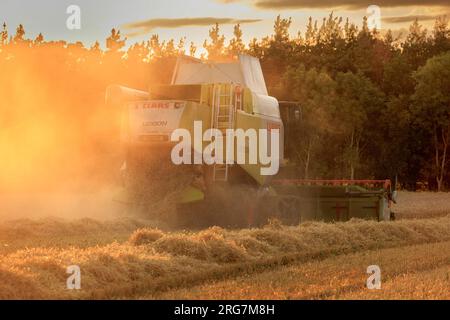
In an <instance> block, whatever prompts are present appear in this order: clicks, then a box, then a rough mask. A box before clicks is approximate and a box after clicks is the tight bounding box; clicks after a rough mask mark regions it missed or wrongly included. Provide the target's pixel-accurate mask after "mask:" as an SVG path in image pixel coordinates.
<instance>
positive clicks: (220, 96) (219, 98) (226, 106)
mask: <svg viewBox="0 0 450 320" xmlns="http://www.w3.org/2000/svg"><path fill="white" fill-rule="evenodd" d="M233 97H234V85H233V84H217V85H215V86H214V95H213V112H212V114H213V125H212V127H213V128H215V129H218V130H220V132H222V136H223V137H224V141H223V145H224V146H226V145H227V143H226V141H227V139H228V137H227V129H234V117H235V109H236V105H235V104H234V103H233V102H234V101H233ZM223 158H224V159H223V160H224V164H214V168H213V181H227V180H228V171H229V166H230V165H229V164H227V159H226V155H224V157H223Z"/></svg>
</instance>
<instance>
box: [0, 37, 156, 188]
mask: <svg viewBox="0 0 450 320" xmlns="http://www.w3.org/2000/svg"><path fill="white" fill-rule="evenodd" d="M122 55H123V53H118V52H112V51H110V52H107V53H104V52H103V51H101V50H100V49H98V48H92V49H90V50H89V49H85V48H84V47H83V46H82V45H81V44H77V45H66V44H65V43H64V42H58V43H45V42H44V43H36V42H32V41H28V40H23V39H20V40H17V41H14V42H11V43H9V44H8V45H7V46H3V47H0V70H1V71H0V99H1V100H0V124H1V127H0V189H3V190H15V189H20V190H22V189H26V190H40V191H42V190H47V189H60V188H62V187H69V188H73V187H81V188H86V187H88V185H86V183H85V181H86V179H85V178H87V177H89V186H92V184H96V183H98V182H101V181H105V180H108V179H109V180H110V179H113V178H114V173H115V172H118V168H119V167H120V161H121V160H120V143H119V137H120V136H119V125H118V123H119V121H120V110H116V109H113V108H111V107H108V106H106V105H105V103H104V92H105V88H106V87H107V86H108V85H109V84H112V83H120V84H123V85H129V86H132V87H135V88H142V89H145V88H146V87H147V85H148V83H149V80H150V76H149V74H150V73H151V70H148V71H145V69H149V68H150V67H149V64H145V63H143V61H142V59H139V57H137V58H135V59H123V57H122ZM143 75H144V78H143Z"/></svg>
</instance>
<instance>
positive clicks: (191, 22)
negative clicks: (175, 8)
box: [123, 17, 262, 37]
mask: <svg viewBox="0 0 450 320" xmlns="http://www.w3.org/2000/svg"><path fill="white" fill-rule="evenodd" d="M260 21H262V20H261V19H232V18H214V17H201V18H177V19H149V20H144V21H138V22H133V23H128V24H125V25H123V28H125V29H128V30H130V32H129V33H128V34H127V35H128V36H129V37H133V36H138V35H141V34H145V33H148V32H150V31H152V30H153V29H156V28H168V29H174V28H181V27H192V26H211V25H213V24H215V23H218V24H238V23H240V24H245V23H255V22H260Z"/></svg>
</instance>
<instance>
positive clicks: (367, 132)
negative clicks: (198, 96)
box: [0, 14, 450, 190]
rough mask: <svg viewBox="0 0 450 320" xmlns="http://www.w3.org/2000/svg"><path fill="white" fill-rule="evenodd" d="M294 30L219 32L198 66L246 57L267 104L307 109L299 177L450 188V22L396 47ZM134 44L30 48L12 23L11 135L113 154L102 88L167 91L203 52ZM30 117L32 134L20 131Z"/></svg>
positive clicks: (8, 61) (330, 25)
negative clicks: (179, 64) (184, 58)
mask: <svg viewBox="0 0 450 320" xmlns="http://www.w3.org/2000/svg"><path fill="white" fill-rule="evenodd" d="M291 24H292V20H291V19H290V18H289V19H284V18H281V17H280V16H278V17H277V19H276V20H275V22H274V27H273V33H272V34H271V35H269V36H267V37H264V38H262V39H256V38H254V39H252V40H251V41H250V42H249V43H244V41H243V31H242V29H241V26H240V25H239V24H238V25H236V26H234V30H233V37H232V38H231V39H230V40H229V41H227V39H226V38H225V36H224V35H223V34H221V30H220V26H219V25H218V24H216V25H214V26H212V27H211V29H210V30H209V38H208V39H207V40H205V42H204V43H203V44H202V45H203V48H204V51H205V54H202V55H201V58H202V59H211V60H227V59H229V58H232V57H234V56H236V55H238V54H241V53H246V54H250V55H252V56H255V57H258V58H259V59H260V60H261V64H262V68H263V71H264V75H265V78H266V83H267V86H268V89H269V92H270V94H271V95H273V96H275V97H277V98H278V99H279V100H289V101H298V102H299V104H300V106H301V110H302V112H301V125H299V126H298V127H297V128H296V130H294V131H291V132H290V134H291V135H292V136H291V137H290V138H291V139H293V140H294V141H295V143H294V144H293V147H292V148H293V150H291V151H292V152H291V154H293V155H294V156H293V159H291V160H292V161H293V162H294V163H295V165H296V166H297V168H298V171H299V172H298V174H299V175H300V176H302V177H304V178H330V179H343V178H344V179H356V178H360V179H371V178H373V179H385V178H391V179H396V180H397V181H398V182H399V184H400V185H401V186H402V187H404V188H407V189H411V190H414V189H416V188H422V187H423V188H428V189H432V190H444V189H446V188H447V187H448V186H449V184H450V172H449V170H448V165H449V155H448V153H449V150H448V148H449V138H450V29H449V26H448V21H447V19H446V17H440V18H438V19H437V20H436V21H435V24H434V27H433V29H432V30H426V29H425V28H424V27H423V26H422V25H421V24H420V23H419V21H418V20H415V21H414V22H413V23H412V24H411V26H410V27H409V32H408V34H405V35H403V36H402V37H397V38H396V37H394V36H393V33H392V32H391V31H387V32H386V33H385V34H381V33H380V32H379V31H377V30H370V29H369V27H368V24H367V19H366V18H364V19H363V21H362V24H361V25H360V26H357V25H355V24H354V23H351V22H349V20H348V19H347V20H344V19H343V18H341V17H336V16H334V15H333V14H330V15H329V16H328V17H327V18H325V19H323V20H322V21H314V20H313V19H312V18H310V19H309V21H308V23H307V26H306V29H305V30H306V31H305V32H304V33H303V34H302V33H300V32H299V33H297V34H295V35H292V34H291V33H290V27H291ZM127 41H128V39H126V38H125V37H124V36H123V35H122V34H121V33H120V31H119V30H116V29H113V30H112V31H111V34H110V35H109V37H108V38H107V39H106V49H105V50H104V49H102V48H101V46H100V43H99V42H96V43H95V44H94V45H92V46H91V47H89V48H86V47H85V46H84V45H83V44H82V43H81V42H77V43H66V42H64V41H46V40H45V39H44V36H43V35H42V34H39V35H38V36H37V37H36V38H35V39H28V38H26V32H25V29H24V27H23V26H22V25H20V26H18V27H17V28H16V30H15V33H14V34H9V31H8V27H7V25H6V24H4V25H3V29H2V31H1V32H0V70H1V72H0V97H1V99H0V125H1V127H2V132H3V134H4V135H5V132H7V133H8V135H9V137H16V138H17V137H21V138H22V141H27V143H30V139H29V138H30V135H33V134H36V132H37V131H38V130H40V129H42V128H39V125H38V124H43V125H44V124H45V126H46V128H49V127H52V125H53V126H55V127H56V128H58V130H61V131H58V135H57V136H58V138H59V139H60V140H58V141H59V143H61V144H63V143H66V142H67V141H68V140H70V139H72V141H75V140H76V141H77V143H78V144H79V145H80V146H81V147H80V148H81V149H83V148H85V149H88V150H89V152H99V150H103V149H104V150H108V148H112V146H111V145H112V142H111V139H108V138H107V137H111V136H113V135H115V134H117V126H116V125H114V124H115V123H116V122H117V121H116V120H115V119H116V118H115V117H116V116H117V114H115V113H114V112H113V111H111V110H105V107H104V104H103V100H102V99H103V93H104V90H105V88H106V87H107V86H108V85H109V84H112V83H120V84H123V85H126V86H130V87H133V88H140V89H143V90H145V89H147V86H148V85H149V84H150V83H167V82H169V81H170V76H171V72H172V68H173V66H174V64H175V61H176V58H177V57H178V56H179V55H181V54H188V55H191V56H195V55H198V54H197V53H198V51H199V50H198V48H197V46H196V44H194V43H193V42H190V43H189V44H187V42H186V38H181V39H179V40H178V41H177V40H175V39H170V40H166V41H162V40H161V39H160V38H159V36H158V35H152V36H150V37H149V39H148V40H147V41H143V42H140V43H134V44H131V45H130V46H128V47H127V43H126V42H127ZM30 114H31V115H33V126H32V128H34V129H35V130H36V131H33V129H30V128H27V129H24V127H23V126H20V125H18V123H21V121H23V119H25V118H27V117H29V116H30ZM21 119H22V120H21ZM68 119H70V120H68ZM93 119H94V120H93ZM98 119H102V121H100V122H99V121H97V120H98ZM106 119H109V120H110V121H106ZM61 122H63V123H64V125H61ZM57 123H58V124H59V126H58V125H56V124H57ZM99 123H101V125H99ZM24 130H25V132H24ZM55 130H56V129H55ZM60 132H65V133H66V134H60ZM79 132H81V133H82V138H80V136H79V134H78V133H79ZM93 132H94V133H95V134H92V133H93ZM53 133H55V132H53ZM75 136H76V138H75ZM55 139H56V138H55ZM19 140H20V139H19ZM80 141H81V142H80ZM102 148H103V149H102ZM85 149H83V150H85ZM77 150H78V151H79V148H78V149H77ZM46 161H48V159H47V160H46ZM55 161H56V160H55Z"/></svg>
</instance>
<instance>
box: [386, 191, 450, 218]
mask: <svg viewBox="0 0 450 320" xmlns="http://www.w3.org/2000/svg"><path fill="white" fill-rule="evenodd" d="M393 210H394V212H395V213H396V217H397V218H398V219H414V218H431V217H442V216H446V215H448V214H450V193H445V192H408V191H400V192H399V193H398V201H397V204H394V205H393Z"/></svg>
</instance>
